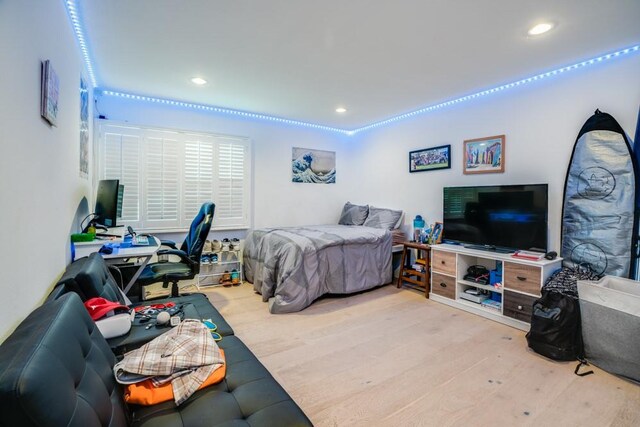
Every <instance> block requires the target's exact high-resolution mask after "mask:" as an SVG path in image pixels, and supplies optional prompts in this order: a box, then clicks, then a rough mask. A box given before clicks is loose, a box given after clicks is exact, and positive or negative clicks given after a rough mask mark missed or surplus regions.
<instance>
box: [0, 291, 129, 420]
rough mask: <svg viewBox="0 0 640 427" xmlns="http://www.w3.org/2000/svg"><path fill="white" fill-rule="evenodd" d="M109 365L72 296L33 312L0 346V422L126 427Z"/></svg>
mask: <svg viewBox="0 0 640 427" xmlns="http://www.w3.org/2000/svg"><path fill="white" fill-rule="evenodd" d="M114 363H115V356H114V355H113V353H112V352H111V349H110V348H109V346H108V345H107V342H106V341H105V340H104V338H103V337H102V335H101V334H100V331H99V330H98V328H97V327H96V325H95V323H94V322H93V321H92V320H91V318H90V317H89V314H88V313H87V310H86V309H85V308H84V306H83V305H82V302H81V301H80V298H78V296H77V295H75V294H68V295H65V296H63V297H61V298H60V299H58V300H57V301H52V302H49V303H47V304H45V305H43V306H42V307H39V308H37V309H36V310H35V311H33V312H32V313H31V314H30V315H29V316H28V317H27V318H26V319H25V320H24V321H23V322H22V323H21V324H20V326H18V328H17V329H16V330H15V331H14V332H13V334H11V336H9V338H7V340H6V341H5V342H4V343H2V345H0V366H1V367H2V373H1V374H0V414H1V415H0V423H1V424H2V425H6V426H114V427H115V426H124V425H127V415H126V414H127V412H126V410H125V403H124V400H123V399H122V390H121V388H120V386H119V385H118V384H117V383H116V381H115V380H114V378H113V373H112V371H111V368H112V366H113V365H114Z"/></svg>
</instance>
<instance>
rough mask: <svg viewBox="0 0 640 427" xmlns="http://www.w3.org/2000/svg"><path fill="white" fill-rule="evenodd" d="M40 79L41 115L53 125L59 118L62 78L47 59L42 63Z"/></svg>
mask: <svg viewBox="0 0 640 427" xmlns="http://www.w3.org/2000/svg"><path fill="white" fill-rule="evenodd" d="M41 74H42V75H41V79H40V115H41V116H42V117H43V118H44V119H45V120H46V121H48V122H49V124H51V125H52V126H55V125H56V122H57V118H58V93H59V90H60V80H59V79H58V75H57V74H56V72H55V70H54V69H53V66H52V65H51V63H50V62H49V60H46V61H44V62H42V64H41Z"/></svg>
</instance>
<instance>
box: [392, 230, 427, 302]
mask: <svg viewBox="0 0 640 427" xmlns="http://www.w3.org/2000/svg"><path fill="white" fill-rule="evenodd" d="M413 251H415V255H412V252H413ZM430 255H431V247H430V246H429V245H426V244H422V243H416V242H405V243H403V249H402V261H400V274H399V276H398V281H397V283H396V287H398V288H399V287H401V286H402V285H403V284H405V283H409V284H411V285H415V286H419V287H421V288H424V296H425V298H429V266H430V262H431V260H430ZM412 259H413V260H412ZM413 263H418V264H421V265H423V270H422V271H418V270H416V269H414V268H412V264H413Z"/></svg>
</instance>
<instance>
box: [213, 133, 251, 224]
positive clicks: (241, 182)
mask: <svg viewBox="0 0 640 427" xmlns="http://www.w3.org/2000/svg"><path fill="white" fill-rule="evenodd" d="M217 163H218V171H217V172H218V173H217V185H216V187H217V192H216V214H215V218H216V221H217V223H218V224H220V225H224V226H234V225H242V224H244V223H245V222H246V219H245V213H246V209H245V206H244V203H245V199H248V198H247V197H245V194H244V193H245V186H246V180H245V166H246V163H247V161H246V147H245V144H243V143H242V141H238V140H236V139H229V138H220V139H219V141H218V156H217Z"/></svg>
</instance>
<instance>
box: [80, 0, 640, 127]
mask: <svg viewBox="0 0 640 427" xmlns="http://www.w3.org/2000/svg"><path fill="white" fill-rule="evenodd" d="M78 3H79V6H80V16H81V20H82V24H83V27H84V30H85V35H86V37H87V39H88V43H89V46H90V55H91V59H92V62H93V66H94V69H95V73H96V77H97V82H98V87H100V88H103V89H113V90H118V91H121V92H127V93H132V94H138V95H147V96H154V97H160V98H169V99H175V100H181V101H187V102H194V103H202V104H208V105H215V106H220V107H225V108H231V109H238V110H244V111H250V112H254V113H260V114H267V115H271V116H278V117H285V118H288V119H294V120H300V121H304V122H311V123H319V124H323V125H328V126H332V127H338V128H346V129H354V128H358V127H361V126H365V125H367V124H370V123H372V122H377V121H380V120H384V119H387V118H389V117H392V116H396V115H399V114H403V113H406V112H408V111H412V110H416V109H420V108H423V107H425V106H429V105H432V104H436V103H439V102H443V101H446V100H449V99H453V98H456V97H459V96H463V95H468V94H470V93H474V92H477V91H480V90H484V89H487V88H491V87H493V86H496V85H501V84H504V83H508V82H511V81H514V80H518V79H521V78H524V77H529V76H532V75H534V74H537V73H541V72H546V71H550V70H553V69H555V68H558V67H561V66H565V65H569V64H572V63H574V62H577V61H582V60H584V59H589V58H592V57H595V56H598V55H601V54H604V53H608V52H611V51H614V50H618V49H622V48H626V47H630V46H633V45H634V44H637V43H639V42H640V1H639V0H610V1H606V2H605V1H602V0H537V1H533V0H483V1H478V0H394V1H381V0H379V1H371V0H341V1H337V0H324V1H312V0H288V1H287V0H268V1H257V0H253V1H249V0H189V1H181V0H136V1H131V0H109V1H78ZM541 21H551V22H553V23H554V24H555V28H554V29H553V30H552V31H551V32H549V33H547V34H545V35H542V36H538V37H531V36H528V35H527V30H528V29H529V28H530V27H531V26H533V25H534V24H536V23H539V22H541ZM622 60H623V59H622ZM194 76H200V77H203V78H205V79H207V80H208V83H207V84H206V85H205V86H202V87H198V86H196V85H194V84H193V83H191V82H190V78H191V77H194ZM561 78H565V77H561ZM338 106H344V107H346V108H347V109H348V111H347V112H346V113H344V114H338V113H336V112H335V108H336V107H338Z"/></svg>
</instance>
